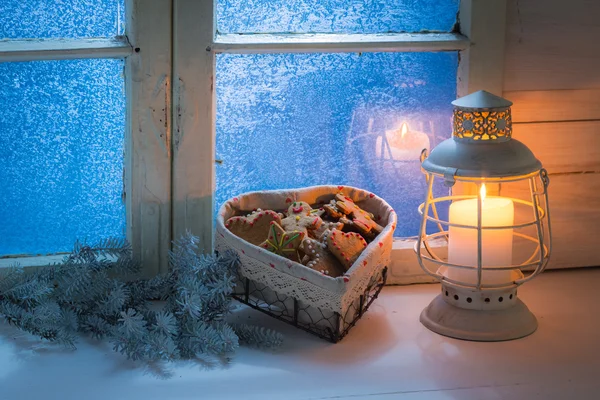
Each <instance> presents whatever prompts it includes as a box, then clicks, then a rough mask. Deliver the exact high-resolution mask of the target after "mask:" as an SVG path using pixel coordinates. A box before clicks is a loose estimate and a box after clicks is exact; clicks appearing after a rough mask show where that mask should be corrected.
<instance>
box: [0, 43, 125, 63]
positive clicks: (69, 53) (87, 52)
mask: <svg viewBox="0 0 600 400" xmlns="http://www.w3.org/2000/svg"><path fill="white" fill-rule="evenodd" d="M132 51H133V48H132V46H131V45H130V44H129V42H128V40H127V38H126V37H115V38H106V39H85V38H84V39H5V40H0V62H7V61H39V60H70V59H75V58H123V57H127V56H128V55H130V54H131V52H132Z"/></svg>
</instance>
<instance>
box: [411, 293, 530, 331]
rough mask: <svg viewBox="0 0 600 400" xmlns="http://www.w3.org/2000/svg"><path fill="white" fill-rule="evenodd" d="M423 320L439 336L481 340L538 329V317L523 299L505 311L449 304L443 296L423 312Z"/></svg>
mask: <svg viewBox="0 0 600 400" xmlns="http://www.w3.org/2000/svg"><path fill="white" fill-rule="evenodd" d="M421 323H422V324H423V325H425V327H427V328H428V329H430V330H432V331H433V332H436V333H439V334H440V335H444V336H449V337H452V338H456V339H463V340H473V341H478V342H499V341H504V340H513V339H518V338H522V337H524V336H527V335H530V334H532V333H533V332H535V330H536V329H537V320H536V318H535V316H534V315H533V314H532V313H531V311H529V309H528V308H527V306H526V305H525V303H523V302H522V301H521V300H520V299H516V302H515V305H514V306H512V307H510V308H506V309H502V310H492V311H490V310H469V309H464V308H459V307H455V306H453V305H451V304H448V303H447V302H446V301H445V300H444V298H443V295H438V296H437V297H436V298H435V299H433V301H432V302H431V303H430V304H429V305H428V306H427V307H426V308H425V309H424V310H423V311H422V312H421Z"/></svg>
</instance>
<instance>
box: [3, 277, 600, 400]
mask: <svg viewBox="0 0 600 400" xmlns="http://www.w3.org/2000/svg"><path fill="white" fill-rule="evenodd" d="M598 282H600V269H587V270H577V271H575V270H570V271H557V272H548V273H543V274H541V275H540V276H539V277H538V278H536V279H534V280H533V281H531V282H530V283H527V284H525V285H523V286H522V287H521V288H520V289H519V297H520V298H521V299H523V301H524V302H525V303H526V304H527V306H528V307H529V309H530V310H531V311H532V312H533V313H534V314H535V316H536V317H537V319H538V322H539V328H538V330H537V331H536V332H535V333H534V334H533V335H532V336H529V337H527V338H524V339H521V340H516V341H512V342H504V343H475V342H467V341H461V340H455V339H449V338H446V337H443V336H439V335H436V334H434V333H433V332H430V331H429V330H427V329H426V328H425V327H424V326H422V325H421V324H420V323H419V314H420V313H421V310H422V309H423V308H424V307H426V306H427V304H429V302H430V301H431V300H432V299H433V298H434V297H435V296H436V295H437V294H438V293H439V291H440V286H439V285H413V286H405V287H386V288H384V289H383V291H382V293H381V295H380V296H379V297H378V299H377V300H375V302H374V303H373V305H372V307H371V308H370V309H369V311H367V313H366V314H365V315H364V317H363V319H361V320H360V321H358V323H357V324H356V326H355V327H354V328H353V330H352V331H350V333H349V335H348V336H347V337H345V338H344V339H343V340H342V341H341V342H340V343H337V344H335V345H333V344H331V343H328V342H325V341H323V340H321V339H318V338H316V337H313V336H311V335H309V334H307V333H304V332H303V331H301V330H299V329H296V328H294V327H292V326H289V325H286V324H284V323H282V322H280V321H277V320H275V319H273V318H270V317H269V316H267V315H264V314H262V313H260V312H258V311H255V310H250V309H248V308H245V307H239V308H238V309H237V310H235V313H234V314H233V316H232V318H233V320H234V321H240V322H245V323H249V324H253V325H260V326H265V327H267V328H271V329H276V330H278V331H280V332H281V333H283V335H284V344H283V346H282V347H281V348H280V349H278V350H276V351H265V350H257V349H252V348H248V347H240V348H239V349H238V350H237V351H236V352H235V354H232V355H230V356H229V357H228V360H227V362H226V363H224V364H221V363H220V362H219V360H217V359H214V358H208V359H209V361H210V360H212V363H211V362H202V361H199V360H193V361H181V362H174V363H159V364H146V363H142V362H128V361H125V360H124V357H123V356H121V355H119V354H117V353H115V352H113V351H112V346H111V345H110V344H109V343H105V342H98V341H96V340H88V339H82V340H80V341H79V342H78V343H77V347H78V349H77V350H75V351H72V350H68V349H64V348H63V347H62V346H61V345H52V344H50V343H48V342H41V341H39V340H36V339H34V338H33V337H31V336H29V335H26V334H24V333H22V332H21V331H18V330H16V329H15V328H13V327H10V326H8V325H7V324H5V323H0V376H1V377H2V399H3V400H19V399H49V400H53V399H60V400H67V399H86V400H106V399H115V400H117V399H127V400H167V399H168V400H180V399H210V400H213V399H215V400H216V399H219V400H241V399H244V400H272V399H273V400H301V399H302V400H306V399H320V400H325V399H328V400H332V399H336V400H359V399H360V400H391V399H394V400H396V399H399V400H441V399H444V400H449V399H456V400H492V399H507V400H508V399H510V400H529V399H544V400H565V399H573V400H588V399H590V400H591V399H596V398H597V394H598V371H599V370H600V346H598V336H600V318H598V315H600V302H599V301H598V288H597V286H598Z"/></svg>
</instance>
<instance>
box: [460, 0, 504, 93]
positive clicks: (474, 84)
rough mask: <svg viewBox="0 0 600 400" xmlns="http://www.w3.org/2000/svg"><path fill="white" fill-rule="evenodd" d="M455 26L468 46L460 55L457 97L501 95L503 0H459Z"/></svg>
mask: <svg viewBox="0 0 600 400" xmlns="http://www.w3.org/2000/svg"><path fill="white" fill-rule="evenodd" d="M459 22H460V32H461V33H462V34H463V35H464V36H466V37H468V38H469V40H470V42H471V46H470V47H469V48H468V49H466V50H464V51H462V52H461V53H460V63H459V67H458V76H457V77H458V97H462V96H465V95H467V94H469V93H473V92H476V91H478V90H487V91H488V92H491V93H494V94H496V95H502V85H503V75H504V68H503V67H504V47H505V45H504V42H505V31H506V0H462V1H461V2H460V10H459Z"/></svg>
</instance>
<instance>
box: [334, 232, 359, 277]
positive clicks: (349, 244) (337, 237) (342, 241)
mask: <svg viewBox="0 0 600 400" xmlns="http://www.w3.org/2000/svg"><path fill="white" fill-rule="evenodd" d="M327 247H328V248H329V251H331V253H332V254H333V255H334V256H335V257H336V258H337V259H338V260H339V261H340V262H341V263H342V265H343V266H344V267H345V268H346V270H348V269H349V268H350V267H351V266H352V264H354V262H355V261H356V260H357V259H358V257H359V256H360V254H361V253H362V252H363V250H364V249H365V247H367V242H366V241H365V239H363V237H362V236H361V235H359V234H358V233H356V232H347V233H344V232H341V231H338V230H337V229H334V230H333V231H331V233H330V234H329V235H327Z"/></svg>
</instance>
